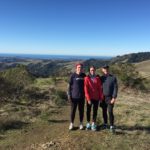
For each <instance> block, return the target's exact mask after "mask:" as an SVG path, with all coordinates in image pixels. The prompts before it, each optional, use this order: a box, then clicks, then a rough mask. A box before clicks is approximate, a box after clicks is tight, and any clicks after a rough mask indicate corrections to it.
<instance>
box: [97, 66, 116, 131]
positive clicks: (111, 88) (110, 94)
mask: <svg viewBox="0 0 150 150" xmlns="http://www.w3.org/2000/svg"><path fill="white" fill-rule="evenodd" d="M102 72H103V76H102V77H101V82H102V87H103V95H104V100H103V101H102V103H101V104H100V106H101V107H102V110H103V119H104V128H107V109H108V113H109V122H110V131H112V132H114V130H115V129H114V114H113V108H114V104H115V101H116V98H117V93H118V84H117V79H116V77H115V76H113V75H111V74H110V73H109V66H108V65H104V66H103V67H102Z"/></svg>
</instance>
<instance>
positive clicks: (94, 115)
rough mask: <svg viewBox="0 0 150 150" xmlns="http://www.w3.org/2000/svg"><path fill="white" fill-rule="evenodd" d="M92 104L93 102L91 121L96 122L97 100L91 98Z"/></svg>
mask: <svg viewBox="0 0 150 150" xmlns="http://www.w3.org/2000/svg"><path fill="white" fill-rule="evenodd" d="M92 104H93V122H96V118H97V110H98V104H99V101H98V100H93V101H92Z"/></svg>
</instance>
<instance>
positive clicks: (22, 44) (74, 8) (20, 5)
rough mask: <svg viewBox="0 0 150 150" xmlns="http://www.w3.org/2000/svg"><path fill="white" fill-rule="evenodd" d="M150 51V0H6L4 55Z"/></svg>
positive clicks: (0, 20) (0, 41)
mask: <svg viewBox="0 0 150 150" xmlns="http://www.w3.org/2000/svg"><path fill="white" fill-rule="evenodd" d="M145 51H150V1H149V0H0V53H22V54H56V55H57V54H58V55H93V56H116V55H123V54H128V53H135V52H145Z"/></svg>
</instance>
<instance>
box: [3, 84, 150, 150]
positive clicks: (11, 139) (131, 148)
mask: <svg viewBox="0 0 150 150" xmlns="http://www.w3.org/2000/svg"><path fill="white" fill-rule="evenodd" d="M56 85H57V86H59V85H61V86H60V87H61V88H60V89H62V90H66V88H65V87H66V83H63V82H61V81H59V82H58V83H57V84H56ZM149 108H150V94H144V93H133V92H132V91H128V92H125V91H122V92H119V96H118V100H117V103H116V105H115V108H114V113H115V124H116V127H117V129H116V134H115V135H113V134H111V133H110V132H109V130H102V129H100V130H99V131H97V132H92V131H85V130H83V131H80V130H78V128H77V127H78V125H79V118H78V113H77V114H76V119H75V126H76V130H74V131H71V132H69V131H68V126H69V114H70V105H67V106H61V107H56V106H54V105H52V103H51V102H50V101H43V102H42V103H37V104H36V105H34V106H24V105H18V106H14V105H11V104H9V105H6V106H5V107H1V111H0V120H1V121H2V122H3V128H4V125H5V126H6V125H7V127H13V126H14V125H16V126H15V127H16V128H15V127H14V128H13V129H12V128H5V131H4V132H1V133H0V149H5V150H7V149H15V150H18V149H27V150H31V149H32V150H44V149H46V150H49V149H50V150H51V149H56V150H57V149H58V150H61V149H62V150H64V149H67V150H68V149H71V150H81V149H83V150H91V149H92V150H103V149H111V150H116V149H118V150H120V149H123V150H137V149H138V150H148V149H149V147H150V142H149V141H150V136H149V135H150V117H149V114H150V109H149ZM85 111H86V110H85ZM10 114H11V115H10ZM101 115H102V113H101V108H99V114H98V120H99V123H100V125H101V123H102V117H101ZM6 116H7V117H6ZM12 116H13V117H12ZM15 116H16V117H15ZM84 120H85V121H84V124H85V123H86V117H85V119H84ZM15 121H16V122H17V123H16V122H15ZM18 121H19V122H18ZM24 123H25V124H24ZM27 123H28V124H27ZM17 125H18V126H17ZM19 125H20V126H19ZM17 127H18V128H17Z"/></svg>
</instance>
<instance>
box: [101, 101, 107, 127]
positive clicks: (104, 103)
mask: <svg viewBox="0 0 150 150" xmlns="http://www.w3.org/2000/svg"><path fill="white" fill-rule="evenodd" d="M102 113H103V120H104V124H105V125H107V118H108V117H107V104H106V102H105V101H103V102H102Z"/></svg>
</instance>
